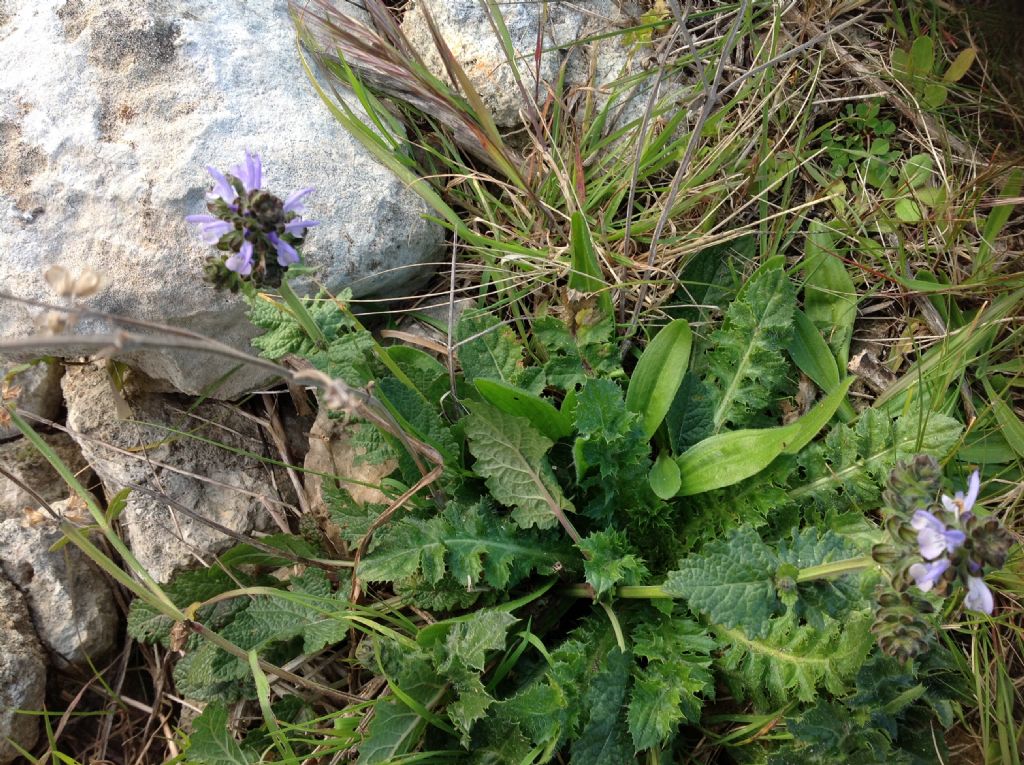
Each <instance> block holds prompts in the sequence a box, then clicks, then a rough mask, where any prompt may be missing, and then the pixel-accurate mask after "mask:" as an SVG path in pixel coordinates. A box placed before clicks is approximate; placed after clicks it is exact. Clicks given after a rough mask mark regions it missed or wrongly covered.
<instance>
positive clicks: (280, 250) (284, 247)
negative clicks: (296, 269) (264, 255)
mask: <svg viewBox="0 0 1024 765" xmlns="http://www.w3.org/2000/svg"><path fill="white" fill-rule="evenodd" d="M267 239H269V240H270V243H271V244H272V245H274V249H275V250H277V264H278V265H279V266H281V267H282V268H288V266H290V265H291V264H292V263H298V262H299V253H298V252H297V251H296V249H295V248H294V247H292V246H291V245H290V244H288V242H286V241H285V240H284V239H282V238H281V237H279V236H278V235H277V234H275V233H273V232H271V233H269V234H267Z"/></svg>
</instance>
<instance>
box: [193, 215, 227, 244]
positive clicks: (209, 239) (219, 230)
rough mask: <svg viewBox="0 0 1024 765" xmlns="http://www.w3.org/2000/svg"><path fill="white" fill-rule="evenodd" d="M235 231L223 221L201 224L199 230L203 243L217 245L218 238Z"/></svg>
mask: <svg viewBox="0 0 1024 765" xmlns="http://www.w3.org/2000/svg"><path fill="white" fill-rule="evenodd" d="M234 230H235V227H234V226H233V225H231V224H230V223H228V222H227V221H225V220H217V221H215V222H213V223H206V224H203V226H202V228H200V230H199V233H200V236H202V237H203V241H204V242H206V243H207V244H217V242H219V241H220V238H221V237H222V236H224V235H225V234H230V233H231V232H232V231H234Z"/></svg>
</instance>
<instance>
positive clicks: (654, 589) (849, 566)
mask: <svg viewBox="0 0 1024 765" xmlns="http://www.w3.org/2000/svg"><path fill="white" fill-rule="evenodd" d="M874 565H876V564H875V561H874V559H872V557H871V556H870V555H865V556H863V557H860V558H847V559H846V560H837V561H832V562H831V563H822V564H821V565H820V566H808V567H807V568H805V569H801V570H800V573H799V574H798V575H797V578H796V580H797V582H813V581H814V580H815V579H828V578H831V577H836V576H842V575H843V574H852V573H855V572H857V571H863V570H864V569H868V568H871V567H872V566H874ZM562 592H564V593H566V594H567V595H572V596H574V597H577V598H593V597H594V588H593V587H591V586H590V585H589V584H573V585H570V586H568V587H565V588H564V589H563V590H562ZM613 594H614V596H615V597H616V598H625V599H627V600H664V599H670V598H674V597H676V596H675V595H672V594H671V593H669V592H666V591H665V588H664V587H661V586H659V585H623V586H621V587H616V588H615V590H614V591H613Z"/></svg>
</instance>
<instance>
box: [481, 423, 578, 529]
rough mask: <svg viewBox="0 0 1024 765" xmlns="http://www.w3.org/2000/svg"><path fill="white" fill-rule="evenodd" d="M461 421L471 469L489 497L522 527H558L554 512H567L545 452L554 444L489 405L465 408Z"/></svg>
mask: <svg viewBox="0 0 1024 765" xmlns="http://www.w3.org/2000/svg"><path fill="white" fill-rule="evenodd" d="M470 411H471V412H472V414H470V415H469V416H468V417H467V418H466V419H465V429H466V438H467V439H468V440H469V450H470V451H471V452H472V453H473V456H474V457H475V458H476V463H475V464H474V466H473V469H474V471H475V472H476V473H477V474H478V475H479V476H481V477H482V478H484V479H485V481H486V483H487V488H488V489H490V491H491V495H492V496H493V497H494V498H495V499H496V500H497V501H498V502H501V503H502V504H503V505H507V506H509V507H512V508H515V509H514V510H513V511H512V518H513V519H514V520H515V521H516V523H518V524H519V525H520V526H521V527H522V528H524V529H525V528H529V527H530V526H537V527H538V528H541V529H547V528H551V527H553V526H555V525H556V524H557V523H558V519H557V515H556V513H557V511H558V510H559V509H560V508H561V509H572V504H571V503H570V502H569V500H567V499H566V498H565V495H564V494H563V493H562V489H561V487H560V486H559V485H558V482H557V481H556V480H555V476H554V474H553V473H552V472H551V466H550V465H549V464H548V461H547V457H546V455H547V452H548V450H549V449H550V448H551V447H552V445H553V442H552V441H551V440H550V439H548V438H545V437H544V436H542V435H541V434H540V433H538V432H537V431H536V430H535V429H534V427H533V426H532V425H530V423H529V421H528V420H525V419H523V418H522V417H514V416H512V415H510V414H506V413H505V412H503V411H501V410H500V409H497V408H495V407H493V406H491V405H490V404H484V403H472V404H470Z"/></svg>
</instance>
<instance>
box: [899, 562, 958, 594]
mask: <svg viewBox="0 0 1024 765" xmlns="http://www.w3.org/2000/svg"><path fill="white" fill-rule="evenodd" d="M948 568H949V561H948V560H946V559H945V558H943V559H942V560H937V561H935V562H934V563H915V564H914V565H913V566H911V567H910V568H909V569H908V570H907V573H909V574H910V575H911V576H912V577H913V578H914V583H915V584H916V585H917V587H918V589H919V590H921V592H928V591H929V590H930V589H931V588H932V587H934V586H935V583H936V582H937V581H939V578H940V577H941V576H942V575H943V574H945V573H946V569H948Z"/></svg>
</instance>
